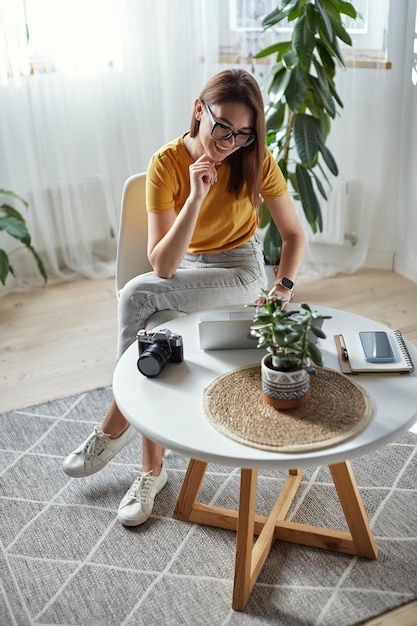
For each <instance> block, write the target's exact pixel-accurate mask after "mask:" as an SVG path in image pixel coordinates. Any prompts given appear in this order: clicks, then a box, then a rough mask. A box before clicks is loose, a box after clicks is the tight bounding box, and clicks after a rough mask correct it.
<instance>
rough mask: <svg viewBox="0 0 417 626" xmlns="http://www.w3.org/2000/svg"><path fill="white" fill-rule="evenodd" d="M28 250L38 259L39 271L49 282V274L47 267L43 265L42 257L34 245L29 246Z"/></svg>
mask: <svg viewBox="0 0 417 626" xmlns="http://www.w3.org/2000/svg"><path fill="white" fill-rule="evenodd" d="M28 250H29V251H30V252H31V253H32V255H33V257H34V259H35V261H36V265H37V266H38V270H39V273H40V274H41V276H42V278H43V279H44V281H45V282H48V276H47V274H46V271H45V267H44V265H43V262H42V259H41V257H40V256H39V254H38V253H37V252H36V250H35V249H34V248H33V247H32V246H28Z"/></svg>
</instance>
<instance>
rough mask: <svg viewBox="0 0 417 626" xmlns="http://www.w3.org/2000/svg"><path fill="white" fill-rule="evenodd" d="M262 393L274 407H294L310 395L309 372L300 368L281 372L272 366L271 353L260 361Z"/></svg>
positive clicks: (303, 402) (301, 403) (305, 400)
mask: <svg viewBox="0 0 417 626" xmlns="http://www.w3.org/2000/svg"><path fill="white" fill-rule="evenodd" d="M261 380H262V395H263V398H264V400H265V402H266V403H267V404H270V405H271V406H273V407H274V408H276V409H295V408H297V407H298V406H301V405H303V404H305V403H306V402H307V401H308V399H309V397H310V374H309V373H308V372H307V371H306V370H304V369H302V370H296V371H294V372H283V371H280V370H275V369H273V368H272V364H271V355H270V354H267V355H266V356H264V357H263V359H262V361H261Z"/></svg>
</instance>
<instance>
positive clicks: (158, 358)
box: [136, 328, 184, 378]
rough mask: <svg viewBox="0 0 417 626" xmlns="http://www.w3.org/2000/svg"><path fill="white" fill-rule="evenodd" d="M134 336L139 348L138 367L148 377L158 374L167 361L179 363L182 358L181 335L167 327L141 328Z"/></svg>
mask: <svg viewBox="0 0 417 626" xmlns="http://www.w3.org/2000/svg"><path fill="white" fill-rule="evenodd" d="M136 337H137V340H138V349H139V358H138V369H139V371H140V372H141V374H143V375H144V376H147V377H148V378H155V376H158V375H159V374H160V373H161V372H162V370H163V368H164V366H165V363H167V361H172V362H173V363H181V362H182V361H183V360H184V353H183V347H182V337H181V335H177V334H175V333H172V332H171V331H170V330H168V328H163V329H162V330H158V331H155V332H148V331H147V330H144V329H141V330H139V331H138V333H137V335H136Z"/></svg>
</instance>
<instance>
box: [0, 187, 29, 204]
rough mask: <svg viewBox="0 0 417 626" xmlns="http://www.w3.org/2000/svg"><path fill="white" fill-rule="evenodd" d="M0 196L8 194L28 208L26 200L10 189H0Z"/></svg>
mask: <svg viewBox="0 0 417 626" xmlns="http://www.w3.org/2000/svg"><path fill="white" fill-rule="evenodd" d="M0 196H9V198H14V199H15V200H19V202H21V203H22V204H24V205H25V207H26V208H28V206H29V204H28V203H27V202H26V200H24V199H23V198H22V196H19V195H18V194H17V193H15V192H14V191H10V190H8V189H0Z"/></svg>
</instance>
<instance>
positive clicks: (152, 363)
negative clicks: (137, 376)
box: [138, 341, 171, 378]
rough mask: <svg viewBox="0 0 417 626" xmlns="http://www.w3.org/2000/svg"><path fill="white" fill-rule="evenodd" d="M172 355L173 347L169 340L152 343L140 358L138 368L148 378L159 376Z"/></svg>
mask: <svg viewBox="0 0 417 626" xmlns="http://www.w3.org/2000/svg"><path fill="white" fill-rule="evenodd" d="M170 357H171V347H170V345H169V344H168V342H166V341H163V342H156V343H153V344H152V345H150V346H149V347H148V348H146V350H145V351H144V352H142V354H141V355H140V357H139V359H138V369H139V371H140V373H141V374H143V375H144V376H147V377H148V378H155V376H158V375H159V374H160V373H161V372H162V370H163V367H164V365H165V363H166V362H167V361H168V360H169V359H170Z"/></svg>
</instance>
